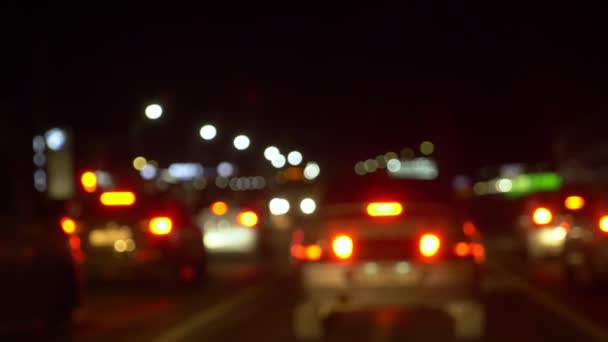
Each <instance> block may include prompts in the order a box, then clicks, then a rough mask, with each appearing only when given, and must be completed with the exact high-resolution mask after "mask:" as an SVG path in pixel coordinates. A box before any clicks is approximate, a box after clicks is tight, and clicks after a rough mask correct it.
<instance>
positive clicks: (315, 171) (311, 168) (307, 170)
mask: <svg viewBox="0 0 608 342" xmlns="http://www.w3.org/2000/svg"><path fill="white" fill-rule="evenodd" d="M320 173H321V168H320V167H319V164H317V163H315V162H309V163H307V164H306V166H305V167H304V178H306V179H308V180H313V179H315V178H317V177H319V174H320Z"/></svg>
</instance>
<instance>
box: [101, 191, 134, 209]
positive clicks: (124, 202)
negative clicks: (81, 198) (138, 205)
mask: <svg viewBox="0 0 608 342" xmlns="http://www.w3.org/2000/svg"><path fill="white" fill-rule="evenodd" d="M99 200H100V201H101V204H103V205H107V206H130V205H133V203H135V194H134V193H132V192H130V191H113V192H104V193H103V194H101V196H99Z"/></svg>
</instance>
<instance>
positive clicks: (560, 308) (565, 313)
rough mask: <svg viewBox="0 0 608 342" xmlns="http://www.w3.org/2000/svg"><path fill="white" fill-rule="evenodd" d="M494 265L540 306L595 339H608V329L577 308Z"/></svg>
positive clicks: (502, 274)
mask: <svg viewBox="0 0 608 342" xmlns="http://www.w3.org/2000/svg"><path fill="white" fill-rule="evenodd" d="M492 266H493V267H494V268H495V269H496V270H498V271H500V275H501V276H503V277H505V279H506V280H507V281H508V282H509V283H511V284H513V286H514V287H516V288H517V289H519V290H520V291H522V292H523V293H524V294H526V295H527V296H528V297H529V298H530V299H532V300H533V301H535V302H536V303H537V304H539V305H540V306H542V307H544V308H545V309H547V310H549V311H550V312H552V313H554V314H555V315H557V316H558V317H560V318H561V319H563V320H564V321H566V322H568V323H569V324H570V325H572V326H573V327H575V328H576V329H578V330H579V332H581V333H582V334H583V335H585V336H587V337H588V338H590V339H591V340H594V341H608V330H606V329H604V328H603V327H602V326H600V325H598V324H596V323H595V322H593V321H592V320H590V319H589V318H587V317H585V316H584V315H583V314H581V313H579V312H578V311H577V310H575V309H573V308H571V307H569V306H568V305H566V304H563V303H562V302H560V301H559V300H557V299H555V298H553V297H552V296H550V295H548V294H547V293H545V292H543V291H541V290H539V289H537V288H536V287H534V286H531V285H530V284H528V283H527V282H526V281H525V280H524V279H522V278H521V277H519V276H516V275H514V274H512V273H510V272H508V271H506V270H505V269H503V268H502V267H500V266H498V265H495V264H492Z"/></svg>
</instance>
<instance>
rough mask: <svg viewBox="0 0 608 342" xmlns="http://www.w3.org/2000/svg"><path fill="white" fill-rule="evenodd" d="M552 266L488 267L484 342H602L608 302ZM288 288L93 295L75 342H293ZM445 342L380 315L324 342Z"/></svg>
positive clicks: (429, 329)
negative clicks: (570, 282)
mask: <svg viewBox="0 0 608 342" xmlns="http://www.w3.org/2000/svg"><path fill="white" fill-rule="evenodd" d="M559 272H560V271H559V268H558V267H556V266H555V265H553V264H551V263H542V264H536V265H526V266H525V267H521V264H518V262H517V260H515V258H513V257H506V256H504V255H500V254H497V255H495V256H494V257H492V258H491V260H489V262H488V276H487V279H486V281H485V286H484V288H485V291H484V292H485V295H484V301H485V303H486V305H487V319H488V329H487V330H488V331H487V338H486V339H487V340H488V341H514V340H537V341H549V340H552V341H555V340H571V341H587V340H603V339H608V329H606V328H605V327H606V326H608V318H607V317H606V316H605V315H604V313H605V311H604V308H605V307H607V305H608V295H607V294H606V293H597V292H594V293H588V292H585V293H582V291H580V290H579V292H576V291H573V289H572V288H571V287H569V286H568V285H566V284H564V282H563V281H562V280H561V279H560V274H559ZM294 300H295V298H294V292H293V284H292V282H291V281H290V280H289V279H288V277H287V276H275V275H270V274H269V273H267V272H265V271H264V270H263V269H262V267H252V266H247V267H245V266H243V267H240V268H239V267H236V268H235V267H233V268H231V269H229V270H224V271H222V272H215V274H214V280H213V281H212V282H211V283H210V284H209V285H207V286H205V287H204V288H195V289H188V290H184V289H172V290H168V289H165V290H160V289H156V290H146V289H141V290H138V291H133V289H124V290H112V291H104V290H102V289H98V290H96V292H93V293H89V294H88V295H87V296H86V298H85V303H86V304H85V305H84V306H83V307H82V308H81V309H80V310H79V311H78V313H77V317H76V323H75V326H74V331H73V335H74V340H75V341H108V340H112V341H158V342H165V341H179V340H195V341H205V340H208V341H217V340H222V341H244V340H247V341H290V340H293V338H292V336H291V332H290V315H291V308H292V305H293V303H294ZM405 339H411V340H423V339H424V340H425V341H449V340H453V337H452V336H451V326H450V321H449V319H447V317H444V316H443V315H441V314H438V313H434V312H396V311H392V310H383V311H378V312H370V313H361V314H353V315H348V316H339V317H334V318H332V320H331V322H330V323H329V332H328V340H329V341H397V340H405Z"/></svg>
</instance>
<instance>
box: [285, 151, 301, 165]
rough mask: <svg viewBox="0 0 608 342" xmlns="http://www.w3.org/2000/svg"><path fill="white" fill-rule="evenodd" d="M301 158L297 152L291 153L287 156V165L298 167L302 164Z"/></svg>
mask: <svg viewBox="0 0 608 342" xmlns="http://www.w3.org/2000/svg"><path fill="white" fill-rule="evenodd" d="M303 158H304V157H303V156H302V153H300V152H298V151H291V152H289V154H288V155H287V161H288V162H289V164H291V165H293V166H298V165H300V163H302V159H303Z"/></svg>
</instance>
